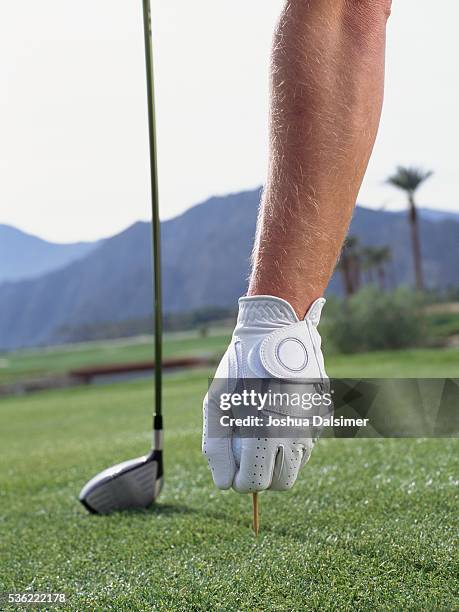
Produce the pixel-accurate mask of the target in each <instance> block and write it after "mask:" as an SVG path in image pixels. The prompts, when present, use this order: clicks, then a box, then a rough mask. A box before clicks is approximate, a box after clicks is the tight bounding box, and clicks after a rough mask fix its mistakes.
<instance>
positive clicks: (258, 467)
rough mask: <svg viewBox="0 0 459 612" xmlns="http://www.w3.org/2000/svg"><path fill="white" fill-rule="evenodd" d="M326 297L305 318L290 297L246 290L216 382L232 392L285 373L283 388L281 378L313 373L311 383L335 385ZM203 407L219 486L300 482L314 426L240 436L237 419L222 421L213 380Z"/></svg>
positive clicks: (244, 489)
mask: <svg viewBox="0 0 459 612" xmlns="http://www.w3.org/2000/svg"><path fill="white" fill-rule="evenodd" d="M324 304H325V300H324V299H323V298H321V299H318V300H316V301H315V302H314V304H313V305H312V306H311V308H310V309H309V311H308V313H307V315H306V317H305V319H304V320H303V321H300V320H299V319H298V317H297V316H296V314H295V312H294V310H293V308H292V307H291V306H290V304H289V303H288V302H286V301H285V300H282V299H280V298H276V297H271V296H256V297H243V298H241V299H240V300H239V316H238V321H237V325H236V329H235V330H234V333H233V337H232V341H231V344H230V346H229V348H228V350H227V351H226V353H225V355H224V356H223V359H222V361H221V362H220V365H219V367H218V369H217V372H216V374H215V381H214V382H217V383H218V384H219V385H220V388H221V387H222V385H223V387H225V388H224V391H225V392H228V393H233V392H234V390H235V388H236V384H237V381H238V380H239V381H241V380H242V381H243V380H245V379H269V380H270V381H273V380H277V379H278V380H279V385H280V388H282V384H283V383H282V381H287V384H288V381H297V382H298V381H300V380H301V381H304V380H308V381H314V383H311V385H309V388H312V389H313V390H315V391H317V392H319V393H323V392H324V390H325V389H326V388H328V378H327V375H326V373H325V367H324V360H323V356H322V351H321V338H320V335H319V333H318V331H317V326H318V324H319V321H320V315H321V312H322V308H323V306H324ZM217 379H218V380H217ZM260 382H261V381H260ZM203 408H204V427H203V442H202V451H203V454H204V455H205V456H206V457H207V460H208V462H209V466H210V469H211V471H212V477H213V480H214V482H215V485H216V486H217V487H218V488H219V489H229V488H230V487H231V486H232V487H233V488H234V489H235V490H236V491H238V492H240V493H250V492H255V491H262V490H265V489H272V490H278V491H282V490H287V489H290V488H291V487H292V486H293V485H294V483H295V481H296V479H297V476H298V473H299V470H300V469H301V467H302V466H303V465H304V464H305V463H306V462H307V461H308V459H309V457H310V455H311V452H312V449H313V446H314V442H315V439H314V438H315V436H313V435H311V429H309V428H307V429H305V430H304V431H305V433H304V436H305V437H302V434H301V430H300V433H299V434H298V433H296V434H295V437H291V438H289V437H285V436H283V437H272V436H269V435H268V437H266V436H265V437H262V438H257V437H245V436H242V437H241V436H240V434H239V436H237V437H236V435H235V433H236V432H235V431H234V430H233V429H232V428H231V427H225V428H221V427H220V428H219V423H220V419H221V415H222V412H221V405H220V404H219V403H218V402H217V401H215V398H214V394H213V393H212V386H211V388H210V391H209V393H208V394H207V395H206V397H205V399H204V407H203ZM260 414H261V413H260ZM268 414H271V415H272V416H273V417H282V416H289V415H290V416H294V417H298V416H299V409H298V408H296V409H290V408H284V407H282V408H281V409H280V410H279V409H277V407H274V408H273V407H270V408H268V409H267V410H263V415H264V416H266V415H268ZM303 415H304V410H303ZM222 430H225V431H224V433H222ZM216 431H218V432H219V433H218V434H216V433H215V432H216Z"/></svg>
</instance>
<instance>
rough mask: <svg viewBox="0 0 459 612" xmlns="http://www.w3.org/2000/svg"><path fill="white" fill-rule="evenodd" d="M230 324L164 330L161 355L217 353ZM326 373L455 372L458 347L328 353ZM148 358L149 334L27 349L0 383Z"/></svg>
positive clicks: (14, 356) (10, 360)
mask: <svg viewBox="0 0 459 612" xmlns="http://www.w3.org/2000/svg"><path fill="white" fill-rule="evenodd" d="M230 334H231V332H230V330H228V329H215V330H211V332H210V334H209V336H208V337H207V338H202V337H200V335H199V333H198V332H186V333H182V334H180V333H178V334H168V335H166V337H165V342H164V356H165V358H169V357H184V356H199V355H209V356H216V357H217V356H219V355H221V354H223V352H224V351H225V349H226V347H227V345H228V340H229V337H230ZM326 348H327V347H325V356H326V359H327V370H328V373H329V375H330V376H335V377H338V376H343V377H362V378H365V377H373V376H379V377H387V378H389V377H407V378H409V377H419V378H421V377H424V378H429V377H440V378H441V377H457V376H458V375H459V351H458V350H457V349H415V350H404V351H397V352H392V351H381V352H374V353H369V354H357V355H354V354H353V355H335V354H331V355H327V353H326ZM151 359H153V340H152V338H150V337H145V338H134V339H127V340H119V341H109V342H93V343H87V344H81V345H69V346H67V347H57V348H50V349H46V350H43V349H42V350H27V351H17V352H15V353H9V354H3V355H0V385H1V384H4V383H8V382H12V381H15V380H19V379H21V378H30V377H36V376H37V377H40V376H44V375H47V374H54V373H65V372H68V371H69V370H72V369H75V368H79V367H84V366H89V365H91V366H93V365H103V364H109V363H110V364H112V363H129V362H134V361H146V360H151Z"/></svg>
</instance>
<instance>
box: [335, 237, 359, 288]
mask: <svg viewBox="0 0 459 612" xmlns="http://www.w3.org/2000/svg"><path fill="white" fill-rule="evenodd" d="M338 269H339V270H340V271H341V274H342V277H343V285H344V291H345V293H346V296H351V295H353V294H354V293H355V292H356V291H358V289H359V287H360V248H359V240H358V238H357V237H355V236H348V238H347V239H346V242H345V243H344V247H343V251H342V253H341V259H340V261H339V263H338Z"/></svg>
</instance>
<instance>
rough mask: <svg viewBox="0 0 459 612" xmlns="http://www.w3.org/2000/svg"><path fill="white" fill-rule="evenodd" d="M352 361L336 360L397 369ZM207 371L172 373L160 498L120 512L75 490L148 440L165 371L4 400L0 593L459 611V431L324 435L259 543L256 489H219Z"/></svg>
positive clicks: (74, 605)
mask: <svg viewBox="0 0 459 612" xmlns="http://www.w3.org/2000/svg"><path fill="white" fill-rule="evenodd" d="M416 355H417V354H416ZM416 355H410V356H408V355H406V356H405V357H404V358H403V359H402V360H401V361H400V362H397V361H396V360H395V359H394V356H392V364H394V363H396V364H398V366H397V367H399V366H400V367H403V368H404V371H405V372H411V371H413V372H414V368H416V367H420V364H421V363H422V360H421V358H420V357H419V356H418V357H416ZM445 355H446V356H445ZM445 355H444V356H443V357H445V359H444V360H442V359H441V360H439V362H440V361H441V362H442V364H443V365H441V366H439V369H438V370H436V371H438V372H440V371H441V369H442V368H443V367H444V365H445V363H446V364H447V363H449V365H450V366H451V365H454V359H453V358H452V357H451V356H450V355H449V354H445ZM418 358H419V362H417V363H413V360H414V361H416V359H418ZM352 359H353V361H352V360H351V361H348V360H347V358H339V359H336V360H333V361H332V364H331V367H330V370H331V371H333V372H334V373H337V372H340V373H346V374H347V375H349V374H350V373H351V370H352V371H354V370H353V369H352V368H356V369H358V372H359V375H360V373H361V372H362V371H365V372H367V373H368V375H373V376H374V375H377V374H378V373H380V372H381V371H382V370H384V368H386V370H389V369H390V367H391V366H390V358H389V356H387V355H386V356H384V355H381V356H379V357H378V358H377V359H376V361H375V362H374V367H373V369H371V368H370V365H369V360H368V357H363V358H361V359H358V358H357V357H356V358H352ZM456 359H457V358H456ZM451 360H452V362H451ZM351 364H352V366H351ZM384 364H385V365H384ZM437 365H438V364H437ZM431 366H432V360H431V359H430V358H429V360H428V361H427V363H425V366H424V367H426V368H427V367H429V368H430V367H431ZM456 366H457V360H456ZM448 367H449V366H448ZM348 368H351V370H349V371H348ZM386 370H384V371H386ZM354 375H357V372H355V374H354ZM438 375H440V374H438ZM206 376H207V373H206V372H194V373H191V374H179V375H171V376H168V377H167V378H166V384H165V413H166V415H165V418H166V428H167V429H166V441H165V444H166V466H165V469H166V484H165V488H164V491H163V494H162V495H161V498H160V500H159V504H158V505H157V506H156V507H155V508H153V509H151V510H149V511H146V512H137V513H123V514H118V515H113V516H110V517H94V516H90V515H88V514H87V513H86V512H85V510H84V509H83V508H82V507H80V505H79V503H78V502H77V500H76V498H77V495H78V492H79V489H80V487H81V486H82V485H83V484H84V482H85V481H86V480H87V479H88V478H90V477H91V476H93V475H94V474H95V473H96V472H98V471H99V470H100V469H102V468H104V467H107V466H108V465H110V464H112V463H115V462H118V461H120V460H123V459H127V458H130V457H135V456H136V455H139V454H141V453H143V452H145V451H146V450H147V448H148V446H149V442H150V439H149V438H150V436H149V434H148V428H149V425H150V412H151V404H152V384H151V382H150V381H149V380H141V381H134V382H129V383H123V384H117V385H112V386H106V387H100V386H94V387H87V388H78V389H68V390H64V391H53V392H46V393H38V394H35V395H31V396H26V397H17V398H11V399H3V400H0V445H1V470H0V591H8V590H15V591H22V590H26V589H28V590H31V591H34V592H43V591H53V592H60V591H62V592H65V593H67V596H68V604H67V606H66V609H67V610H104V611H105V610H117V611H118V610H126V611H127V610H434V609H442V610H453V609H457V602H458V599H457V597H458V583H457V576H458V568H457V561H458V553H457V551H458V546H457V544H458V542H457V534H458V528H459V524H458V511H457V485H458V480H457V479H458V471H457V454H458V450H459V447H458V442H457V440H410V441H407V440H331V439H325V440H322V441H320V442H319V444H318V446H317V448H316V450H315V452H314V454H313V456H312V458H311V461H310V463H309V465H308V466H307V467H306V468H305V470H304V471H303V472H302V475H301V477H300V480H299V482H298V483H297V485H296V487H295V488H294V489H293V490H292V491H291V492H288V493H264V494H263V495H261V500H260V501H261V519H262V532H261V535H260V537H259V539H258V541H256V540H255V539H254V536H253V535H252V532H251V529H250V519H251V501H250V497H249V496H241V495H238V494H236V493H234V492H231V491H228V492H224V493H222V492H219V491H217V490H216V489H214V487H213V485H212V482H211V477H210V473H209V472H208V469H207V465H206V463H205V462H204V461H203V459H202V457H201V454H200V424H201V405H200V404H201V399H202V395H203V394H204V392H205V389H206V384H207V381H206ZM4 609H8V608H6V607H4Z"/></svg>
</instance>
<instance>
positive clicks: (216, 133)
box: [0, 0, 459, 242]
mask: <svg viewBox="0 0 459 612" xmlns="http://www.w3.org/2000/svg"><path fill="white" fill-rule="evenodd" d="M282 5H283V2H282V0H231V2H224V1H223V0H194V1H193V2H190V0H156V1H155V0H153V34H154V45H155V54H156V55H155V69H156V81H157V82H156V90H157V105H158V109H157V114H158V141H159V173H160V198H161V217H162V218H163V219H167V218H170V217H173V216H175V215H177V214H179V213H181V212H183V211H184V210H186V209H187V208H189V207H190V206H192V205H194V204H196V203H198V202H200V201H203V200H205V199H206V198H208V197H210V196H212V195H216V194H217V195H218V194H226V193H231V192H236V191H240V190H244V189H252V188H254V187H256V186H258V185H260V184H262V183H263V182H264V180H265V174H266V153H267V115H268V62H269V53H270V43H271V36H272V31H273V28H274V23H275V21H276V18H277V16H278V14H279V12H280V10H281V7H282ZM438 7H441V9H440V8H438ZM141 19H142V10H141V0H137V1H133V0H78V2H75V0H22V1H21V2H15V1H14V0H0V223H6V224H10V225H14V226H16V227H19V228H20V229H22V230H25V231H27V232H30V233H33V234H36V235H39V236H41V237H44V238H46V239H48V240H52V241H55V242H69V241H76V240H93V239H96V238H99V237H102V236H109V235H113V234H114V233H116V232H119V231H121V230H123V229H124V228H126V227H127V226H129V225H130V224H131V223H133V222H135V221H137V220H139V219H148V218H149V216H150V214H149V177H148V172H149V170H148V140H147V114H146V93H145V68H144V54H143V31H142V21H141ZM458 22H459V3H458V2H457V0H441V2H440V3H432V0H394V7H393V14H392V17H391V19H390V22H389V30H388V58H387V84H386V100H385V106H384V111H383V118H382V123H381V129H380V132H379V136H378V140H377V143H376V147H375V151H374V155H373V158H372V160H371V163H370V166H369V169H368V173H367V176H366V178H365V181H364V184H363V187H362V190H361V193H360V195H359V202H360V203H362V204H365V205H366V206H371V207H374V208H383V207H384V208H386V209H387V210H394V209H399V208H402V207H403V206H404V199H403V195H402V194H399V193H397V192H396V191H395V190H393V189H392V188H390V187H389V186H387V185H385V184H384V179H385V178H386V177H387V176H388V175H389V174H390V173H391V172H392V171H393V170H394V168H395V167H396V166H397V165H398V164H403V165H415V166H420V167H423V168H426V169H432V170H434V171H435V175H434V177H433V178H432V179H430V181H429V182H428V183H426V185H425V186H424V187H423V188H422V190H421V191H420V192H419V203H420V204H421V205H426V206H429V207H431V208H435V209H447V210H456V211H459V172H458V161H457V160H458V154H457V148H458V145H457V143H458V142H459V121H458V118H457V113H458V110H457V109H459V76H458V75H459V36H458V35H457V23H458Z"/></svg>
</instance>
